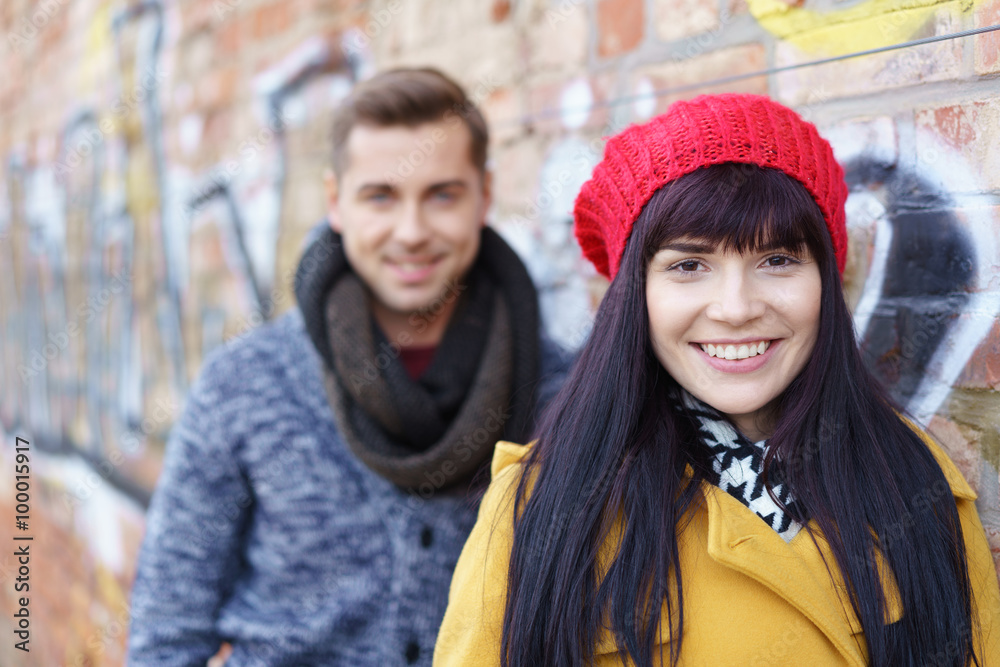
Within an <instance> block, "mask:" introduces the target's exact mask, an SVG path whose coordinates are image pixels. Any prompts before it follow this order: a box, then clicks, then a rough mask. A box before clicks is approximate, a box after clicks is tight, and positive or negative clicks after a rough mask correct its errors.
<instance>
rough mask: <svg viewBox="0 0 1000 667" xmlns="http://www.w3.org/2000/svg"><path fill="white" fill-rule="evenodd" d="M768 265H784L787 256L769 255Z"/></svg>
mask: <svg viewBox="0 0 1000 667" xmlns="http://www.w3.org/2000/svg"><path fill="white" fill-rule="evenodd" d="M767 262H768V264H769V265H770V266H784V265H785V264H786V263H787V262H788V258H787V257H771V258H770V259H768V260H767Z"/></svg>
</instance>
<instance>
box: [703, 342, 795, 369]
mask: <svg viewBox="0 0 1000 667" xmlns="http://www.w3.org/2000/svg"><path fill="white" fill-rule="evenodd" d="M780 342H781V341H780V339H754V340H751V341H749V342H732V343H721V342H720V343H715V344H713V343H705V344H702V343H692V344H691V346H692V347H693V348H694V349H695V350H696V353H698V354H700V355H701V356H702V357H704V359H705V363H707V364H708V365H709V366H711V367H712V368H714V369H715V370H717V371H721V372H723V373H752V372H753V371H756V370H758V369H760V368H762V367H763V366H765V365H766V364H767V362H768V361H769V360H770V359H771V356H772V355H773V350H774V349H775V348H777V347H778V346H779V344H780Z"/></svg>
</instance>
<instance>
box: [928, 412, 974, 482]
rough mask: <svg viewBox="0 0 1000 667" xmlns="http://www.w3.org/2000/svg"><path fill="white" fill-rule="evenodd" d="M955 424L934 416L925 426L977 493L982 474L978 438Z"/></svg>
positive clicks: (968, 430)
mask: <svg viewBox="0 0 1000 667" xmlns="http://www.w3.org/2000/svg"><path fill="white" fill-rule="evenodd" d="M970 431H971V429H969V428H968V427H966V428H964V429H963V428H962V427H961V426H959V425H958V424H956V423H955V422H953V421H951V420H949V419H946V418H944V417H942V416H940V415H935V416H934V418H933V419H931V423H930V424H928V425H927V432H928V433H930V434H931V435H932V436H934V439H935V440H937V441H938V442H939V443H941V446H942V447H943V448H944V450H945V451H946V452H947V453H948V456H949V457H950V458H951V460H952V462H953V463H954V464H955V467H957V468H958V470H959V472H961V473H962V476H963V477H965V479H966V481H968V482H969V486H971V487H972V490H973V491H976V492H977V493H978V492H979V476H980V475H981V474H982V469H983V457H982V454H981V453H980V451H979V438H978V435H977V434H975V433H971V432H970Z"/></svg>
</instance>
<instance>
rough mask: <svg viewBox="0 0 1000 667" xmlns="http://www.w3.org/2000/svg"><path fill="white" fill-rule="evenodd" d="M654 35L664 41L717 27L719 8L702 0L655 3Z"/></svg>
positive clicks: (670, 0) (673, 0)
mask: <svg viewBox="0 0 1000 667" xmlns="http://www.w3.org/2000/svg"><path fill="white" fill-rule="evenodd" d="M655 12H656V17H655V23H656V36H657V37H658V38H660V39H662V40H664V41H672V40H677V39H682V38H684V37H690V36H692V35H697V34H699V33H704V32H708V31H710V30H715V29H716V28H718V27H719V8H718V7H717V6H716V4H715V3H710V2H703V0H666V1H664V2H657V3H656V10H655Z"/></svg>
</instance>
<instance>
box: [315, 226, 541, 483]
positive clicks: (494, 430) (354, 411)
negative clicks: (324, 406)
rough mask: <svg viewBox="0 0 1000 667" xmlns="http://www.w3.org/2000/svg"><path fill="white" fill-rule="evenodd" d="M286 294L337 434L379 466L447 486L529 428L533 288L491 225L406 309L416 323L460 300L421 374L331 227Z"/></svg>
mask: <svg viewBox="0 0 1000 667" xmlns="http://www.w3.org/2000/svg"><path fill="white" fill-rule="evenodd" d="M295 296H296V298H297V300H298V303H299V307H300V308H301V310H302V314H303V318H304V320H305V325H306V330H307V332H308V334H309V337H310V339H311V340H312V342H313V345H314V346H315V347H316V350H317V351H318V352H319V354H320V357H321V358H322V359H323V365H324V384H325V386H326V391H327V397H328V399H329V401H330V406H331V408H332V409H333V412H334V416H335V417H336V419H337V425H338V427H339V428H340V431H341V433H342V435H343V436H344V440H345V441H346V443H347V445H348V447H349V448H350V449H351V451H352V452H353V453H354V454H355V456H357V457H358V458H359V459H360V460H361V461H362V462H363V463H365V465H367V466H368V467H369V468H371V469H372V470H374V471H375V472H376V473H378V474H379V475H381V476H383V477H385V478H386V479H388V480H390V481H391V482H393V483H395V484H397V485H398V486H401V487H405V488H410V489H420V490H421V493H423V491H424V490H425V489H426V488H427V485H430V487H432V488H433V489H435V490H436V489H438V488H443V487H448V486H452V485H455V484H458V483H460V482H466V481H468V479H469V478H470V477H471V476H472V475H473V473H475V472H476V471H477V470H478V469H479V468H480V467H481V466H482V464H483V463H484V462H485V461H487V460H488V459H489V458H490V457H491V456H492V454H493V446H494V445H495V444H496V442H497V440H512V441H514V442H524V441H526V440H527V438H528V437H529V436H530V429H531V426H532V415H533V412H534V404H535V396H534V386H535V383H536V381H537V379H538V366H539V358H538V357H539V349H538V297H537V293H536V291H535V287H534V285H533V284H532V282H531V278H530V277H529V276H528V272H527V270H526V269H525V267H524V264H522V263H521V260H520V259H519V258H518V257H517V255H516V254H515V253H514V251H513V250H511V248H510V247H509V246H508V245H507V244H506V243H505V242H504V241H503V240H502V239H501V238H500V237H499V236H498V235H497V234H496V232H494V231H493V230H492V229H490V228H488V227H487V228H484V229H483V235H482V243H481V247H480V251H479V256H478V257H477V259H476V262H475V264H474V265H473V267H472V269H471V270H470V271H469V274H468V275H467V276H466V278H465V279H464V280H463V281H462V282H460V283H458V284H454V285H450V286H449V287H448V289H447V290H446V291H445V293H444V294H443V295H442V296H441V297H440V302H435V303H432V304H431V305H430V306H429V307H428V308H427V309H426V312H420V313H415V314H414V315H412V316H411V317H410V323H411V324H413V327H414V332H418V331H420V330H421V327H426V326H428V325H429V323H430V322H431V321H432V320H433V318H434V317H436V316H437V312H438V311H439V310H440V308H441V306H442V305H443V303H444V302H450V301H451V300H454V299H457V301H458V303H457V304H456V306H455V310H454V312H453V314H452V317H451V320H450V321H449V323H448V327H447V329H446V331H445V334H444V337H443V338H442V340H441V342H440V344H439V345H438V347H437V351H436V352H435V354H434V358H433V360H432V361H431V364H430V366H429V367H428V368H427V370H426V371H425V372H424V373H423V374H422V375H421V376H420V378H419V379H418V380H413V379H411V378H410V376H409V375H408V374H407V372H406V369H405V368H404V366H403V364H402V362H401V360H400V358H399V349H400V348H399V344H398V341H390V340H387V339H386V337H385V335H384V334H383V333H382V331H381V329H379V327H378V325H377V324H376V323H375V319H374V316H373V315H372V308H371V298H372V297H371V294H370V292H369V290H368V288H367V287H366V286H365V285H364V283H363V282H362V281H361V280H360V279H359V278H358V276H357V275H356V274H355V273H354V272H353V271H352V270H351V268H350V265H349V264H348V262H347V258H346V257H345V255H344V251H343V247H342V243H341V239H340V236H339V235H338V234H336V233H335V232H334V231H333V230H332V229H330V228H329V227H327V228H325V229H324V231H323V232H322V233H321V235H320V236H319V238H317V239H316V241H314V242H313V243H312V244H311V245H310V246H309V248H308V249H307V250H306V252H305V253H304V254H303V256H302V260H301V262H300V263H299V267H298V270H297V271H296V275H295Z"/></svg>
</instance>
